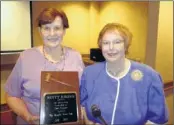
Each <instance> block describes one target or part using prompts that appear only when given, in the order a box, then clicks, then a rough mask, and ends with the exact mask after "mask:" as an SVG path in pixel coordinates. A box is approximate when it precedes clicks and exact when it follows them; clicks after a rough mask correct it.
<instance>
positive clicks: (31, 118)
mask: <svg viewBox="0 0 174 125" xmlns="http://www.w3.org/2000/svg"><path fill="white" fill-rule="evenodd" d="M23 118H24V120H26V121H27V122H28V123H29V124H32V125H39V116H33V115H31V114H28V115H26V116H24V117H23Z"/></svg>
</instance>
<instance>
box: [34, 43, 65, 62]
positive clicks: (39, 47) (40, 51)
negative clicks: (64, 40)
mask: <svg viewBox="0 0 174 125" xmlns="http://www.w3.org/2000/svg"><path fill="white" fill-rule="evenodd" d="M36 50H37V51H38V52H39V53H40V54H41V55H42V57H43V58H44V60H46V61H48V62H50V63H52V64H59V63H61V62H62V61H63V60H64V59H65V58H66V56H67V49H66V47H65V46H63V51H64V52H63V53H64V57H63V58H64V59H61V60H60V61H58V62H56V63H53V62H52V61H50V60H49V59H47V58H46V57H45V56H44V53H43V46H38V47H36Z"/></svg>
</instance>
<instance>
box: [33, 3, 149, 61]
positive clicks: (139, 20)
mask: <svg viewBox="0 0 174 125" xmlns="http://www.w3.org/2000/svg"><path fill="white" fill-rule="evenodd" d="M45 7H56V8H61V9H63V10H64V11H65V12H66V14H67V16H68V18H69V23H70V29H68V30H67V34H66V35H65V38H64V42H63V43H64V45H67V46H69V47H72V48H75V49H76V50H78V51H80V53H81V54H89V50H90V48H94V47H97V38H98V33H99V31H100V30H101V28H102V27H103V26H104V25H105V24H106V23H109V22H119V23H123V24H125V25H126V26H128V28H130V30H131V31H132V33H133V34H134V37H133V42H132V45H131V47H130V53H129V55H128V57H131V58H140V59H141V60H142V61H144V57H145V46H146V34H147V18H148V15H147V14H148V13H147V12H148V2H33V21H35V20H36V17H37V16H38V14H39V12H40V11H41V10H42V9H43V8H45ZM33 29H34V31H33V33H34V34H33V37H34V45H35V46H37V45H40V44H41V43H42V42H41V39H40V36H39V34H38V31H37V28H35V27H34V28H33Z"/></svg>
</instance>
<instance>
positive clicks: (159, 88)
mask: <svg viewBox="0 0 174 125" xmlns="http://www.w3.org/2000/svg"><path fill="white" fill-rule="evenodd" d="M147 120H149V121H151V122H153V123H156V124H164V123H166V122H167V121H168V109H167V107H166V101H165V95H164V90H163V82H162V79H161V77H160V75H158V74H157V75H155V76H154V77H153V79H152V84H151V87H150V90H149V97H148V112H147Z"/></svg>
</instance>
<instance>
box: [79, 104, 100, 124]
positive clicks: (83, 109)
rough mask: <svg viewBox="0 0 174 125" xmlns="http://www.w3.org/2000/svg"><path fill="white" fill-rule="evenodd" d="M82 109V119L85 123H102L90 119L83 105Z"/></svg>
mask: <svg viewBox="0 0 174 125" xmlns="http://www.w3.org/2000/svg"><path fill="white" fill-rule="evenodd" d="M81 111H82V119H83V122H84V124H85V125H101V124H99V123H94V122H92V121H90V120H89V119H88V117H87V115H86V110H85V107H81Z"/></svg>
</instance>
